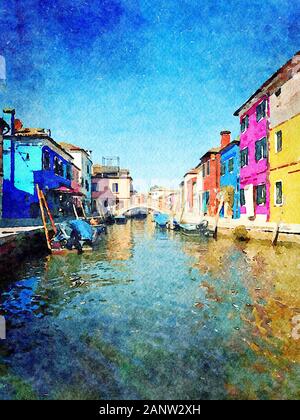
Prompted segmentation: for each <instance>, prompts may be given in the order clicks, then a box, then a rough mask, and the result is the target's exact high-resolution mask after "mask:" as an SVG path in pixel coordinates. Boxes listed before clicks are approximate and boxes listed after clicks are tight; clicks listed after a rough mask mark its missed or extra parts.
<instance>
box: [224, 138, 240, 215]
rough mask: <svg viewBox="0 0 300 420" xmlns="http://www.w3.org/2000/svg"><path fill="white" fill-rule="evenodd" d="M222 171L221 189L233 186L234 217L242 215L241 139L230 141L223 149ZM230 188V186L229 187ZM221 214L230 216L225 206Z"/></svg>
mask: <svg viewBox="0 0 300 420" xmlns="http://www.w3.org/2000/svg"><path fill="white" fill-rule="evenodd" d="M220 153H221V173H220V189H221V191H222V190H224V189H225V187H232V191H233V208H232V218H233V219H238V218H239V217H240V179H239V173H240V147H239V140H234V141H232V142H230V143H229V144H228V145H227V146H225V147H223V148H222V149H221V152H220ZM229 189H230V188H229ZM221 216H222V217H224V216H228V214H226V209H225V208H224V207H223V209H222V212H221Z"/></svg>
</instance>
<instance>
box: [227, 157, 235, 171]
mask: <svg viewBox="0 0 300 420" xmlns="http://www.w3.org/2000/svg"><path fill="white" fill-rule="evenodd" d="M233 168H234V160H233V158H230V159H229V161H228V171H229V172H230V173H232V172H233Z"/></svg>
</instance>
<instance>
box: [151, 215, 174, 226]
mask: <svg viewBox="0 0 300 420" xmlns="http://www.w3.org/2000/svg"><path fill="white" fill-rule="evenodd" d="M169 219H170V218H169V215H168V214H165V213H158V214H156V215H155V216H154V221H155V223H156V226H157V227H159V228H161V229H166V227H167V223H168V222H169Z"/></svg>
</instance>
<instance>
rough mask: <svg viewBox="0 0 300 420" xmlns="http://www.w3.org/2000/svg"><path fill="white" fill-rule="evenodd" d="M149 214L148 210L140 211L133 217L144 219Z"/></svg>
mask: <svg viewBox="0 0 300 420" xmlns="http://www.w3.org/2000/svg"><path fill="white" fill-rule="evenodd" d="M147 216H148V214H147V213H146V212H143V211H139V212H137V213H135V214H134V215H133V218H134V219H136V220H144V219H146V218H147Z"/></svg>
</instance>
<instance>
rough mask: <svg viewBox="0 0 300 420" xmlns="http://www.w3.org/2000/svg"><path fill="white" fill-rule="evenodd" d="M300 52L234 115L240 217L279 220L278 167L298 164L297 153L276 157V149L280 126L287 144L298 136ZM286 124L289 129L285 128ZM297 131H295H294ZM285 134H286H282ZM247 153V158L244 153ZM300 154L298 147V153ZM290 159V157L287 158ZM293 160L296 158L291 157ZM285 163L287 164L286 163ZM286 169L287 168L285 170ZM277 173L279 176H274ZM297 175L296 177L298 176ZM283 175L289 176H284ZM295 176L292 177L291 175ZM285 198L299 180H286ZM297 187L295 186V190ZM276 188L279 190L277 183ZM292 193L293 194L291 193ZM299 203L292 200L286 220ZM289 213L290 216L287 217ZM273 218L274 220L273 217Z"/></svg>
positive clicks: (280, 154)
mask: <svg viewBox="0 0 300 420" xmlns="http://www.w3.org/2000/svg"><path fill="white" fill-rule="evenodd" d="M299 70H300V52H298V53H296V54H295V55H294V56H293V57H292V58H291V60H289V61H288V62H287V63H286V64H284V65H283V66H282V67H281V68H280V69H279V70H277V71H276V72H275V73H274V74H273V75H272V76H271V77H270V78H269V79H268V80H266V81H265V82H264V83H263V85H262V86H261V87H260V88H259V89H258V90H257V91H256V92H255V93H254V94H253V95H252V96H251V97H250V98H249V99H248V100H247V101H246V102H245V103H244V104H243V105H242V106H241V107H240V108H239V109H238V110H237V111H235V113H234V115H236V116H239V118H240V124H241V136H240V153H241V156H240V158H241V170H240V189H241V215H242V216H247V217H249V218H260V219H262V220H263V221H265V220H267V221H268V220H271V219H272V220H273V221H274V220H275V219H276V220H278V218H279V213H282V212H284V210H283V209H282V210H279V209H278V208H277V207H281V206H279V205H276V204H274V194H275V188H276V183H277V181H278V180H277V179H276V178H278V176H279V175H280V172H278V171H277V170H279V166H280V165H281V164H283V165H289V164H290V163H294V162H295V161H296V162H297V155H294V153H295V152H294V151H291V150H290V151H289V152H287V151H286V152H285V153H281V152H280V153H276V152H275V149H274V147H275V146H274V135H276V132H275V131H277V132H278V131H280V125H282V128H283V130H284V131H285V130H286V136H289V137H290V139H287V137H286V136H285V137H286V139H285V140H286V143H289V144H293V146H292V147H293V148H294V147H296V146H295V144H296V143H297V142H296V141H295V143H294V140H293V138H295V133H296V132H297V120H296V119H295V121H293V122H291V123H290V122H289V120H290V119H293V118H294V117H295V118H296V116H297V114H298V113H299V103H300V92H299V76H298V73H299ZM285 122H286V123H287V126H286V128H284V127H283V124H284V123H285ZM293 127H294V128H293ZM282 134H283V133H282ZM246 149H248V157H247V156H245V150H246ZM296 150H297V147H296V149H295V151H296ZM288 155H289V157H288ZM292 156H294V157H292ZM283 162H285V163H283ZM286 167H287V166H286ZM276 171H277V174H275V172H276ZM294 174H297V172H295V173H294ZM282 175H286V174H285V173H282ZM289 175H292V174H289ZM285 178H286V179H285V191H286V194H287V193H288V191H290V192H289V195H290V196H291V194H293V196H294V193H295V191H294V189H293V187H292V186H291V185H288V184H290V182H292V183H294V182H296V181H298V178H297V175H296V176H289V177H285ZM295 186H296V184H294V188H295ZM277 188H278V189H280V186H279V184H278V183H277ZM291 191H293V193H291ZM295 202H296V200H294V198H292V199H290V203H293V204H291V209H290V210H287V206H288V204H287V201H286V206H285V210H286V220H292V217H294V213H293V212H294V210H292V206H294V203H295ZM288 213H289V214H288ZM272 214H273V216H272ZM291 215H293V216H292V217H291Z"/></svg>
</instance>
